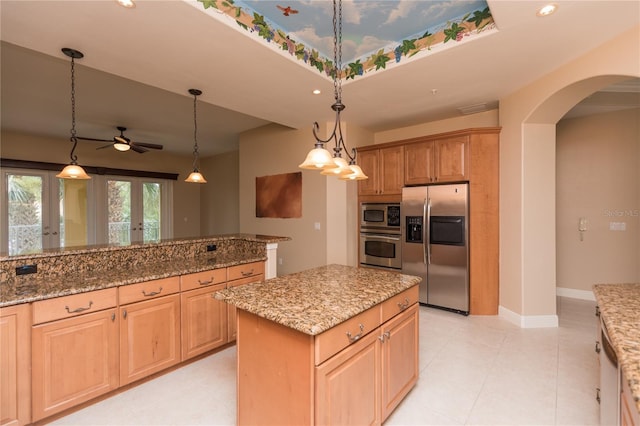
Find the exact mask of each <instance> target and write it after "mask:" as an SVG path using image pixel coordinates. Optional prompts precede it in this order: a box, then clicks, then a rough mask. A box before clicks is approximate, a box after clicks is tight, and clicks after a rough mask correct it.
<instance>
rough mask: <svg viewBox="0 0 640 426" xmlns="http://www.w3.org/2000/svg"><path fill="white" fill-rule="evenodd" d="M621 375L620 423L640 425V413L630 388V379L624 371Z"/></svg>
mask: <svg viewBox="0 0 640 426" xmlns="http://www.w3.org/2000/svg"><path fill="white" fill-rule="evenodd" d="M620 376H621V377H620V379H621V383H620V425H621V426H640V413H639V412H638V406H637V405H636V402H635V400H634V398H633V394H632V393H631V389H630V388H629V380H628V379H627V377H626V376H625V375H624V373H622V374H621V375H620Z"/></svg>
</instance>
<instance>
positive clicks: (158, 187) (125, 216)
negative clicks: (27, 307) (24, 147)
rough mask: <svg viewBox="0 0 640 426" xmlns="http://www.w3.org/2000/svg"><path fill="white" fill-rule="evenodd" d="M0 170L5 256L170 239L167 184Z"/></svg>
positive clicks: (169, 182)
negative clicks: (84, 178) (45, 250)
mask: <svg viewBox="0 0 640 426" xmlns="http://www.w3.org/2000/svg"><path fill="white" fill-rule="evenodd" d="M56 174H57V172H53V171H40V170H29V169H25V170H23V169H3V170H2V183H1V185H2V194H3V198H4V199H3V203H2V206H3V208H2V212H1V214H0V219H1V220H0V222H1V224H2V233H1V234H2V237H1V241H0V243H1V245H2V251H3V252H6V253H8V254H9V255H18V254H29V253H37V252H40V251H42V250H43V249H49V248H58V247H74V246H85V245H88V244H103V243H108V244H118V245H125V244H130V243H137V242H144V243H147V242H154V241H159V240H160V239H161V238H171V237H172V232H173V229H172V221H171V206H172V188H173V185H172V181H171V180H168V179H151V178H138V177H115V176H92V177H93V179H91V180H88V181H87V180H82V181H77V180H71V179H58V178H56V177H55V175H56Z"/></svg>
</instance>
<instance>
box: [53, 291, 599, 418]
mask: <svg viewBox="0 0 640 426" xmlns="http://www.w3.org/2000/svg"><path fill="white" fill-rule="evenodd" d="M558 308H559V309H558V314H559V322H560V326H559V327H558V328H554V329H520V328H518V327H516V326H514V325H512V324H511V323H509V322H507V321H505V320H503V319H501V318H499V317H474V316H469V317H463V316H460V315H457V314H452V313H449V312H445V311H440V310H436V309H430V308H425V307H421V308H420V338H421V340H420V369H421V371H420V379H419V381H418V384H417V385H416V386H415V388H414V389H413V390H412V391H411V393H410V394H409V395H408V396H407V397H406V398H405V400H404V401H403V402H402V403H401V405H400V406H399V407H398V408H397V409H396V411H395V412H394V413H393V414H392V415H391V416H390V417H389V419H387V421H386V422H385V425H386V426H390V425H597V424H598V423H599V419H598V404H597V402H596V400H595V388H596V386H597V382H598V370H597V368H598V367H597V360H596V355H595V352H594V344H595V334H596V319H595V316H594V312H595V302H589V301H583V300H577V299H568V298H558ZM235 354H236V351H235V347H231V348H227V349H225V350H223V351H221V352H219V353H217V354H214V355H211V356H209V357H207V358H203V359H201V360H198V361H196V362H194V363H191V364H189V365H187V366H185V367H183V368H180V369H178V370H175V371H173V372H171V373H168V374H166V375H163V376H161V377H159V378H157V379H154V380H152V381H149V382H146V383H143V384H141V385H139V386H136V387H135V388H133V389H130V390H128V391H126V392H123V393H120V394H118V395H115V396H113V397H111V398H108V399H106V400H103V401H101V402H98V403H96V404H94V405H92V406H90V407H87V408H85V409H82V410H80V411H77V412H75V413H72V414H70V415H68V416H66V417H62V418H60V419H58V420H56V421H55V422H53V423H52V424H56V425H233V424H235V409H236V407H235Z"/></svg>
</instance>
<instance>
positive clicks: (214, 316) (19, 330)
mask: <svg viewBox="0 0 640 426" xmlns="http://www.w3.org/2000/svg"><path fill="white" fill-rule="evenodd" d="M287 240H289V238H287V237H276V236H265V235H252V234H233V235H220V236H210V237H202V238H191V239H179V240H178V239H174V240H163V241H161V242H158V243H149V244H132V245H129V246H87V247H75V248H65V249H61V250H46V251H43V252H42V253H36V254H29V255H19V256H2V257H0V278H1V279H0V337H1V338H2V339H1V341H0V371H2V372H3V373H4V372H11V374H0V403H1V405H0V413H2V417H1V418H0V424H1V425H4V424H29V423H32V422H38V421H41V420H45V419H50V418H51V416H53V415H59V414H63V413H64V412H65V411H66V410H69V409H73V408H74V407H77V406H79V404H82V403H85V402H87V401H91V400H94V398H97V397H100V396H104V395H106V394H108V393H110V392H112V391H114V390H116V389H119V388H122V387H123V386H128V385H130V384H132V383H135V382H138V381H139V380H140V379H143V378H146V377H151V376H152V375H154V374H159V373H162V372H165V371H167V370H168V369H169V368H173V367H175V366H178V365H180V364H181V363H183V362H185V361H188V360H191V359H194V357H196V356H200V355H202V354H206V353H212V351H214V350H218V349H220V348H223V347H225V346H227V345H230V344H232V343H233V342H234V341H235V336H236V330H235V324H236V320H235V315H236V311H235V309H234V308H233V306H228V305H227V304H225V303H223V302H221V301H219V300H216V299H214V298H213V297H212V295H213V294H214V293H215V292H216V291H219V290H222V289H224V288H229V287H239V286H242V285H247V284H249V283H254V282H257V281H263V280H264V279H265V278H268V277H273V276H275V275H276V274H275V269H270V267H269V264H270V258H273V265H274V267H275V249H276V247H277V243H278V242H280V241H287ZM270 251H271V253H270ZM45 421H48V420H45Z"/></svg>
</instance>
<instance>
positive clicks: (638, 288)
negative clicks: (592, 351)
mask: <svg viewBox="0 0 640 426" xmlns="http://www.w3.org/2000/svg"><path fill="white" fill-rule="evenodd" d="M593 293H594V294H595V297H596V302H597V304H598V307H599V308H600V314H601V315H602V318H603V320H604V324H605V326H606V327H607V331H608V333H609V337H610V338H611V345H612V346H613V349H614V350H615V352H616V355H617V356H618V363H619V365H620V368H621V369H622V371H623V373H624V375H625V377H626V378H627V379H628V380H629V387H630V389H631V392H632V393H633V398H634V400H635V402H636V408H637V409H638V412H640V283H636V284H597V285H595V286H594V287H593Z"/></svg>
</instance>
